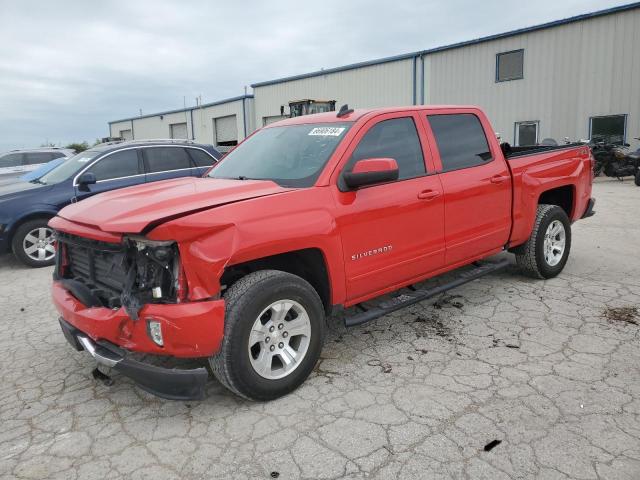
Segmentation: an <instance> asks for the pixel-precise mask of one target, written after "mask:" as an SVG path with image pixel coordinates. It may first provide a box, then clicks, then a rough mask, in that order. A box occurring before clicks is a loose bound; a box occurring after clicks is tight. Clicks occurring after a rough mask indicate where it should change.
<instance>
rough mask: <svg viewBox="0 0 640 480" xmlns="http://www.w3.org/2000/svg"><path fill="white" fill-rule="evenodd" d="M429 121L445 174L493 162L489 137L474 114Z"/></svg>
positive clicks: (437, 116)
mask: <svg viewBox="0 0 640 480" xmlns="http://www.w3.org/2000/svg"><path fill="white" fill-rule="evenodd" d="M427 118H428V119H429V124H430V125H431V130H433V135H434V136H435V138H436V144H437V145H438V151H439V152H440V160H441V162H442V171H443V172H449V171H451V170H459V169H461V168H469V167H475V166H477V165H483V164H485V163H488V162H489V161H491V151H490V150H489V144H488V143H487V137H486V136H485V134H484V129H483V128H482V124H481V123H480V120H479V119H478V117H476V116H475V115H474V114H472V113H456V114H447V115H428V116H427Z"/></svg>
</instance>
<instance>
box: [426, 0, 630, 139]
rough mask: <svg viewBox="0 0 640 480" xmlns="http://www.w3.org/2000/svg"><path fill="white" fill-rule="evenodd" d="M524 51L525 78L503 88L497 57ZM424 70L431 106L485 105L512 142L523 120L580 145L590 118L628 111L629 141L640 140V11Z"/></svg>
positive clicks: (446, 55)
mask: <svg viewBox="0 0 640 480" xmlns="http://www.w3.org/2000/svg"><path fill="white" fill-rule="evenodd" d="M520 48H523V49H524V51H525V53H524V78H523V79H522V80H513V81H508V82H496V81H495V65H496V60H495V56H496V54H497V53H500V52H506V51H510V50H516V49H520ZM425 70H426V75H425V77H426V85H425V103H434V104H475V105H479V106H480V107H482V108H483V109H484V110H485V111H486V112H487V114H488V115H489V118H490V119H491V121H492V123H493V126H494V128H495V130H496V131H498V132H500V133H501V134H502V138H503V139H504V140H506V141H509V142H513V140H514V129H515V122H518V121H526V120H538V121H540V138H544V137H553V138H556V139H557V140H561V139H562V138H563V137H565V136H566V137H569V138H571V139H572V140H575V139H579V138H587V137H588V136H589V117H591V116H598V115H610V114H621V113H623V114H627V115H628V119H627V141H629V142H631V141H632V140H633V137H637V136H640V123H638V117H639V116H640V10H633V11H628V12H624V13H618V14H613V15H608V16H603V17H599V18H594V19H589V20H584V21H581V22H578V23H573V24H567V25H562V26H558V27H555V28H550V29H546V30H540V31H536V32H530V33H526V34H522V35H518V36H515V37H510V38H505V39H499V40H495V41H488V42H484V43H480V44H477V45H471V46H467V47H463V48H458V49H453V50H447V51H443V52H439V53H434V54H431V55H428V56H427V57H426V58H425ZM636 143H637V142H636Z"/></svg>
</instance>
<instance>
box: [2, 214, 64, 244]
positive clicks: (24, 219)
mask: <svg viewBox="0 0 640 480" xmlns="http://www.w3.org/2000/svg"><path fill="white" fill-rule="evenodd" d="M55 216H56V214H55V213H44V212H36V213H30V214H29V215H27V216H25V217H22V218H21V219H20V220H18V221H17V222H16V223H15V224H13V225H12V227H11V230H10V231H9V244H11V242H13V236H14V235H15V233H16V230H18V228H20V226H21V225H23V224H24V223H26V222H30V221H31V220H36V219H38V218H46V219H51V218H53V217H55Z"/></svg>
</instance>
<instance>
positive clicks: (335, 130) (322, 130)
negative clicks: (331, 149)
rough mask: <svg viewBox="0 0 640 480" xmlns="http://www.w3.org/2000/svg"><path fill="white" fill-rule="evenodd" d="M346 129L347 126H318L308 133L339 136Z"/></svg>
mask: <svg viewBox="0 0 640 480" xmlns="http://www.w3.org/2000/svg"><path fill="white" fill-rule="evenodd" d="M344 131H345V127H316V128H314V129H313V130H311V131H310V132H309V133H308V135H319V136H322V137H339V136H340V135H342V132H344Z"/></svg>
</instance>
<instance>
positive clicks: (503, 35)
mask: <svg viewBox="0 0 640 480" xmlns="http://www.w3.org/2000/svg"><path fill="white" fill-rule="evenodd" d="M636 8H640V2H634V3H628V4H625V5H619V6H617V7H611V8H607V9H604V10H598V11H595V12H590V13H582V14H579V15H574V16H573V17H567V18H563V19H560V20H553V21H551V22H546V23H541V24H538V25H533V26H530V27H523V28H518V29H516V30H509V31H508V32H503V33H496V34H494V35H488V36H485V37H480V38H476V39H473V40H465V41H462V42H457V43H452V44H449V45H443V46H440V47H434V48H430V49H427V50H418V51H416V52H410V53H405V54H400V55H393V56H391V57H383V58H378V59H375V60H368V61H363V62H358V63H351V64H348V65H343V66H340V67H333V68H327V69H324V70H316V71H314V72H309V73H302V74H299V75H291V76H288V77H281V78H276V79H274V80H265V81H264V82H257V83H252V84H251V88H259V87H266V86H268V85H276V84H278V83H285V82H291V81H295V80H303V79H305V78H312V77H319V76H321V75H327V74H331V73H339V72H345V71H348V70H355V69H357V68H362V67H370V66H375V65H382V64H385V63H390V62H397V61H400V60H406V59H409V58H414V57H420V56H424V55H429V54H431V53H438V52H443V51H445V50H453V49H455V48H461V47H466V46H469V45H476V44H479V43H484V42H490V41H492V40H499V39H502V38H508V37H513V36H515V35H520V34H523V33H529V32H535V31H538V30H545V29H547V28H553V27H558V26H560V25H567V24H569V23H574V22H579V21H581V20H588V19H590V18H597V17H603V16H606V15H611V14H614V13H619V12H624V11H627V10H634V9H636Z"/></svg>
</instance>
